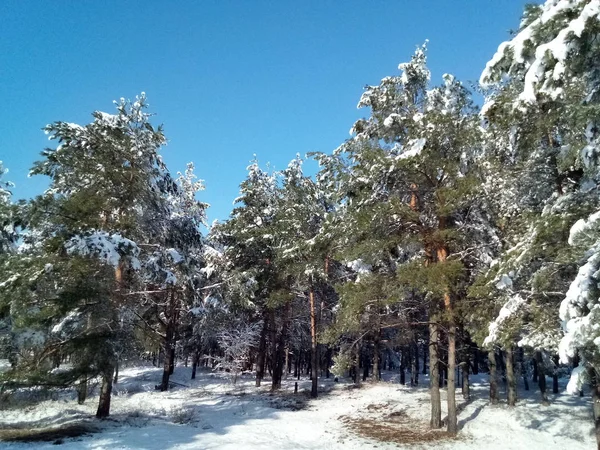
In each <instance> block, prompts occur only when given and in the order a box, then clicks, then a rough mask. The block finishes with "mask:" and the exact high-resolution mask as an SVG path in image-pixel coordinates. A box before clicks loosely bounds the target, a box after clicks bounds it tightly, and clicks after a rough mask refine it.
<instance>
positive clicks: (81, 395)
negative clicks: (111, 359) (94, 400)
mask: <svg viewBox="0 0 600 450" xmlns="http://www.w3.org/2000/svg"><path fill="white" fill-rule="evenodd" d="M87 391H88V384H87V375H83V376H82V377H81V378H80V380H79V385H78V386H77V403H78V404H80V405H83V404H84V403H85V400H86V399H87Z"/></svg>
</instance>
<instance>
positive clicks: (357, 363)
mask: <svg viewBox="0 0 600 450" xmlns="http://www.w3.org/2000/svg"><path fill="white" fill-rule="evenodd" d="M361 346H362V343H361V342H360V340H359V341H357V342H356V346H355V348H354V384H355V385H357V386H360V348H361Z"/></svg>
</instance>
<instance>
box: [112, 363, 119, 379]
mask: <svg viewBox="0 0 600 450" xmlns="http://www.w3.org/2000/svg"><path fill="white" fill-rule="evenodd" d="M118 382H119V360H118V359H117V361H116V362H115V379H114V380H113V384H117V383H118Z"/></svg>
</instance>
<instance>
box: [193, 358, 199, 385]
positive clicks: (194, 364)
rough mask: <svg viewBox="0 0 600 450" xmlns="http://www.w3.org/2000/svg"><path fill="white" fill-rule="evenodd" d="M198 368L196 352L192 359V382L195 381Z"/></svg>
mask: <svg viewBox="0 0 600 450" xmlns="http://www.w3.org/2000/svg"><path fill="white" fill-rule="evenodd" d="M197 367H198V352H196V353H194V356H193V358H192V380H195V379H196V368H197Z"/></svg>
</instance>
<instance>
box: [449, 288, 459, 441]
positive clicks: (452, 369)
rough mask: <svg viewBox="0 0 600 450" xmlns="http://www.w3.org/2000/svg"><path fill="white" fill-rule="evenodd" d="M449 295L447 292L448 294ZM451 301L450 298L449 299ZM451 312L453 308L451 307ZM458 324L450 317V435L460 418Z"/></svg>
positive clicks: (456, 428)
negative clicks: (457, 403) (457, 389)
mask: <svg viewBox="0 0 600 450" xmlns="http://www.w3.org/2000/svg"><path fill="white" fill-rule="evenodd" d="M446 295H447V294H446ZM448 301H449V300H448ZM450 312H452V309H451V308H450ZM455 377H456V325H455V323H454V318H453V317H451V318H450V324H449V326H448V424H447V431H448V434H450V435H455V434H456V433H457V432H458V419H457V412H456V379H455Z"/></svg>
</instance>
